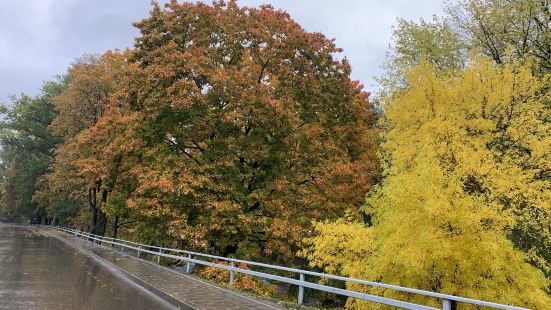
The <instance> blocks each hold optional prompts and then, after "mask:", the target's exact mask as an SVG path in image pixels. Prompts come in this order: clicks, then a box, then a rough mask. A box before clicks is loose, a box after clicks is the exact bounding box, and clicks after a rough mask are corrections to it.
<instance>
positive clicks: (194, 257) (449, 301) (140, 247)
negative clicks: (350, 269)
mask: <svg viewBox="0 0 551 310" xmlns="http://www.w3.org/2000/svg"><path fill="white" fill-rule="evenodd" d="M52 228H53V229H56V230H58V231H62V232H65V233H68V234H71V235H74V236H78V237H82V238H85V239H87V240H90V241H93V242H98V243H100V244H109V245H110V246H111V247H112V248H114V247H117V246H118V247H120V249H119V250H120V251H121V252H124V251H125V249H132V250H135V251H137V255H136V256H137V257H139V256H140V255H141V253H148V254H150V255H152V256H154V257H157V263H158V264H159V263H160V260H161V257H166V258H170V259H175V260H180V261H185V262H186V272H187V273H190V272H191V264H192V263H195V264H198V265H203V266H210V267H215V268H220V269H224V270H228V271H229V272H230V279H229V286H230V287H231V286H232V285H233V282H234V278H235V273H241V274H246V275H250V276H254V277H259V278H262V279H267V280H272V281H278V282H282V283H287V284H292V285H297V286H298V298H297V302H298V303H299V304H302V303H303V301H304V289H305V288H309V289H313V290H318V291H323V292H328V293H333V294H337V295H342V296H347V297H352V298H358V299H362V300H367V301H370V302H375V303H379V304H384V305H389V306H394V307H398V308H403V309H412V310H429V309H430V310H434V309H439V308H434V307H430V306H425V305H419V304H415V303H410V302H405V301H400V300H396V299H391V298H387V297H381V296H376V295H371V294H367V293H361V292H356V291H350V290H346V289H341V288H337V287H332V286H328V285H323V284H319V283H314V282H308V281H306V279H305V276H306V275H309V276H315V277H319V278H325V279H333V280H339V281H345V282H353V283H359V284H364V285H367V286H374V287H381V288H386V289H391V290H396V291H400V292H406V293H412V294H419V295H423V296H428V297H433V298H435V299H439V300H440V301H441V303H442V307H441V309H443V310H452V309H455V308H456V305H457V303H466V304H471V305H476V306H482V307H489V308H494V309H506V310H527V309H526V308H521V307H515V306H509V305H503V304H499V303H494V302H489V301H482V300H476V299H471V298H465V297H460V296H454V295H448V294H442V293H436V292H431V291H425V290H418V289H414V288H408V287H402V286H397V285H391V284H384V283H379V282H373V281H367V280H361V279H355V278H347V277H342V276H337V275H332V274H325V273H319V272H314V271H308V270H302V269H295V268H289V267H283V266H277V265H270V264H265V263H259V262H253V261H247V260H242V259H234V258H227V257H222V256H216V255H210V254H204V253H197V252H192V251H186V250H180V249H172V248H165V247H158V246H153V245H147V244H141V243H137V242H132V241H128V240H123V239H116V238H110V237H103V236H99V235H94V234H91V233H87V232H83V231H79V230H76V229H72V228H66V227H59V226H55V227H52ZM182 254H184V255H182ZM205 259H215V260H218V261H224V262H227V263H229V264H228V265H223V264H218V263H213V262H210V261H207V260H205ZM236 264H246V265H249V266H257V267H262V268H266V269H268V270H277V271H285V272H289V273H293V274H296V275H298V279H296V278H291V277H285V276H281V275H275V274H270V273H266V272H259V271H253V270H249V269H243V268H239V267H236Z"/></svg>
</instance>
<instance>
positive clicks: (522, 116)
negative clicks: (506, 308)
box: [304, 58, 551, 309]
mask: <svg viewBox="0 0 551 310" xmlns="http://www.w3.org/2000/svg"><path fill="white" fill-rule="evenodd" d="M547 83H549V80H548V79H540V78H538V77H535V76H534V75H532V72H531V67H530V66H529V65H526V66H520V67H519V66H515V65H507V66H505V67H500V66H495V65H494V64H492V63H491V62H490V61H489V60H486V59H484V58H475V59H473V60H472V61H471V63H470V65H469V66H468V68H467V69H466V70H465V71H464V72H463V73H461V74H460V75H459V76H457V75H455V74H450V75H445V74H439V73H438V70H437V69H436V68H435V67H434V66H433V65H430V64H428V63H426V62H425V63H422V64H421V65H419V66H417V67H415V68H414V69H412V70H411V71H410V72H409V74H408V85H410V86H409V87H408V88H407V89H405V90H404V91H402V92H398V93H396V94H395V95H394V96H393V97H392V98H391V100H390V101H389V102H388V103H387V104H386V105H385V112H386V114H385V116H386V122H385V123H384V125H385V128H386V130H387V132H386V134H385V142H384V144H383V152H384V157H385V163H387V164H386V165H385V167H384V181H383V182H382V183H381V184H379V185H378V186H376V188H375V189H374V190H373V191H371V192H370V194H369V195H368V200H367V204H366V206H365V207H364V208H363V211H364V212H365V213H366V214H367V215H369V216H370V218H371V220H370V222H369V223H371V225H369V223H368V224H366V223H364V222H361V221H358V220H357V219H354V218H353V217H349V218H345V219H341V220H339V221H337V222H333V223H329V222H325V223H319V224H318V225H317V231H318V233H319V234H318V235H317V236H315V237H312V238H310V239H308V243H309V244H310V245H311V248H310V250H309V251H306V252H304V254H305V255H306V256H307V257H308V258H309V259H310V261H311V263H312V265H315V266H320V267H325V268H326V269H327V270H328V271H331V272H338V273H341V274H345V275H347V276H352V277H356V278H363V279H370V280H376V281H380V282H383V283H390V284H397V285H401V286H406V287H414V288H419V289H425V290H430V291H437V292H444V293H448V294H453V295H461V296H467V297H472V298H476V299H485V300H492V301H496V302H500V303H505V304H513V305H518V306H526V307H528V308H537V309H543V308H545V305H548V304H549V302H551V300H550V297H549V296H548V295H547V294H546V293H545V290H546V289H547V285H549V279H546V278H545V277H544V275H543V274H542V272H541V271H540V270H538V269H537V268H535V267H533V266H532V265H530V264H529V263H528V261H531V262H532V263H533V264H534V265H536V266H538V267H540V269H541V270H543V271H546V272H549V266H550V265H549V257H548V255H549V246H548V245H549V244H551V242H550V241H551V239H550V235H549V227H551V222H550V219H551V205H550V203H549V202H550V201H551V183H550V182H549V179H548V178H547V177H545V174H546V173H547V172H548V171H549V169H550V168H551V167H550V166H549V164H550V163H551V157H550V152H549V150H550V149H551V135H550V133H551V127H550V126H549V123H548V122H547V121H546V120H548V119H549V116H550V115H551V114H550V112H551V111H550V110H549V109H548V108H546V106H545V105H546V102H548V100H549V92H548V91H546V89H547V85H548V84H547ZM504 146H506V147H504ZM516 230H525V231H523V233H524V234H527V235H531V236H536V235H537V236H538V238H541V239H540V240H539V241H538V242H536V243H523V244H525V245H526V246H527V247H528V248H518V247H515V246H514V244H513V242H511V240H510V238H508V237H510V236H511V235H514V234H516V233H517V231H516ZM336 245H338V246H336ZM348 286H349V287H350V288H354V289H359V290H362V291H366V290H367V291H369V292H370V293H375V294H381V295H384V296H389V297H395V298H401V299H405V300H409V301H413V302H420V303H428V304H434V305H436V304H435V302H436V301H434V300H433V299H431V298H426V297H421V296H412V295H410V294H402V293H399V292H393V291H391V290H384V289H380V288H373V289H366V288H365V287H361V286H360V285H357V284H348ZM348 306H349V307H350V308H362V307H364V306H365V305H364V303H362V302H359V301H356V300H349V302H348Z"/></svg>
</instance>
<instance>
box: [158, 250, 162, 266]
mask: <svg viewBox="0 0 551 310" xmlns="http://www.w3.org/2000/svg"><path fill="white" fill-rule="evenodd" d="M161 254H163V249H159V255H157V264H160V263H161Z"/></svg>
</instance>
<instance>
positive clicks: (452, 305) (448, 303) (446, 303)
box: [442, 299, 457, 310]
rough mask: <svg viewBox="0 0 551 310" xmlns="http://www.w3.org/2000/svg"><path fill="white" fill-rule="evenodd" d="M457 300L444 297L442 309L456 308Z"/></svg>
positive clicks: (454, 309) (452, 309)
mask: <svg viewBox="0 0 551 310" xmlns="http://www.w3.org/2000/svg"><path fill="white" fill-rule="evenodd" d="M456 309H457V302H456V301H455V300H450V299H442V310H456Z"/></svg>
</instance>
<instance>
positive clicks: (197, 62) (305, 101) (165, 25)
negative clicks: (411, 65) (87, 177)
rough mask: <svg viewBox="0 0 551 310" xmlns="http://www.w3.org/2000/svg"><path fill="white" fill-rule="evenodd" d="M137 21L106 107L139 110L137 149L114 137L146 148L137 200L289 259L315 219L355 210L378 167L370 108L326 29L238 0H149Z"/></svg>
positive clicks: (176, 234) (186, 239)
mask: <svg viewBox="0 0 551 310" xmlns="http://www.w3.org/2000/svg"><path fill="white" fill-rule="evenodd" d="M136 26H137V27H138V28H139V29H140V31H141V35H140V36H139V37H138V38H137V39H136V44H135V49H134V50H133V58H132V59H133V62H134V65H135V66H133V67H132V70H131V72H130V73H129V76H130V78H128V79H127V83H126V84H125V86H123V87H122V89H121V91H120V92H118V93H117V95H116V96H114V98H113V100H112V103H111V104H112V105H113V109H112V110H109V109H108V110H107V113H106V115H104V118H105V120H104V122H109V121H108V119H109V118H110V119H111V122H116V120H117V119H123V118H125V119H127V120H129V122H130V123H133V124H134V125H128V124H127V125H126V126H122V127H121V128H123V127H124V128H126V130H130V132H127V133H122V135H123V136H127V137H128V139H129V140H130V141H132V142H131V144H132V145H134V146H136V145H139V147H140V149H141V151H140V152H136V149H135V148H134V147H130V148H128V149H125V147H122V148H119V150H120V151H121V152H122V153H124V152H126V151H128V152H130V153H131V154H132V155H133V156H134V157H133V158H138V159H136V162H139V164H136V165H134V166H133V167H132V168H131V169H128V172H129V173H131V174H132V175H133V180H134V182H133V183H132V182H131V183H132V184H134V186H135V187H134V188H133V189H132V190H131V191H128V195H126V203H127V206H128V207H129V208H130V209H131V210H132V211H133V212H137V213H138V214H140V216H142V217H143V218H146V219H149V220H151V222H152V223H159V226H158V227H159V228H163V229H166V230H167V231H168V235H169V236H170V237H171V238H172V239H173V240H180V244H182V245H185V246H188V247H194V248H196V249H201V250H208V251H211V252H214V253H217V254H222V255H238V256H240V257H250V258H257V259H258V258H263V259H266V258H267V257H271V258H277V259H279V260H280V261H288V260H289V259H290V258H292V257H294V253H295V251H296V250H297V248H298V246H299V244H300V242H301V239H302V237H303V236H304V235H305V234H306V233H307V232H308V231H309V230H310V229H311V222H312V221H313V220H315V219H318V220H319V219H326V218H335V217H338V216H340V215H342V214H343V213H344V212H345V210H346V209H352V210H354V211H355V210H357V208H358V207H359V206H360V205H361V203H362V201H363V199H364V196H365V193H366V192H367V191H368V190H369V189H370V187H371V184H372V181H373V178H374V177H375V176H376V175H377V172H378V159H377V156H376V145H375V143H374V136H375V130H374V129H373V124H374V121H375V116H374V111H373V110H374V109H373V106H372V104H371V103H370V102H369V100H368V93H366V92H364V91H363V90H362V86H361V85H359V84H358V83H357V82H354V81H352V80H351V78H350V70H351V69H350V66H349V64H348V62H347V60H346V59H339V58H338V57H337V55H338V53H339V52H341V50H340V49H338V48H337V47H335V45H334V43H333V41H332V40H329V39H327V38H326V37H324V36H323V35H322V34H320V33H310V32H307V31H305V30H304V29H302V28H301V27H300V25H299V24H297V23H296V22H295V21H293V20H292V19H291V18H290V17H289V15H288V14H287V13H285V12H283V11H278V10H275V9H273V8H272V7H270V6H262V7H260V8H258V9H256V8H247V7H238V5H237V4H236V3H235V2H234V1H230V2H228V3H225V2H219V3H215V4H213V5H206V4H203V3H197V4H191V3H184V4H178V3H176V2H175V1H173V2H171V3H169V4H167V5H166V7H165V8H161V7H160V6H158V5H157V4H153V9H152V11H151V15H150V17H149V18H147V19H144V20H143V21H141V22H139V23H136ZM109 111H113V112H112V113H113V115H111V112H109ZM100 122H102V120H100ZM137 141H139V142H137ZM119 142H120V143H123V144H124V142H123V141H119ZM117 147H119V146H117V145H111V146H110V148H111V149H117ZM122 153H121V154H122ZM155 219H162V221H161V220H158V221H155ZM149 228H151V227H149Z"/></svg>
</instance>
